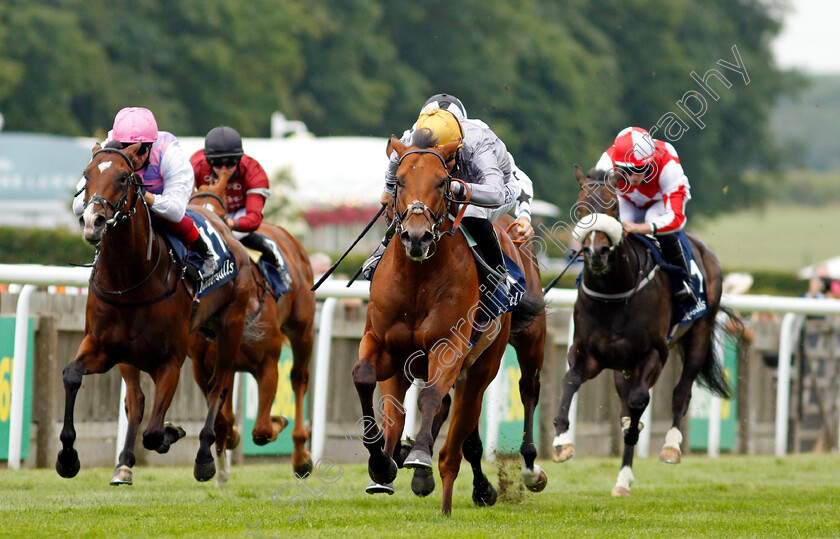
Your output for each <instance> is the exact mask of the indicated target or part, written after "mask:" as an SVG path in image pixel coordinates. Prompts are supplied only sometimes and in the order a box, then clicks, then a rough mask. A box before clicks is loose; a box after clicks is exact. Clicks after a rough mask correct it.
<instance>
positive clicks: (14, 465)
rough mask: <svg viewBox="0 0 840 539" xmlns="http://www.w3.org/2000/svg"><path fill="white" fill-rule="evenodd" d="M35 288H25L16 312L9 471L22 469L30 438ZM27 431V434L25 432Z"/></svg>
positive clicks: (27, 286)
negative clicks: (26, 420) (27, 398)
mask: <svg viewBox="0 0 840 539" xmlns="http://www.w3.org/2000/svg"><path fill="white" fill-rule="evenodd" d="M34 291H35V286H34V285H31V284H27V285H24V286H23V289H22V290H21V291H20V296H18V303H17V309H16V311H15V357H14V358H13V360H12V409H11V419H10V420H9V469H10V470H19V469H20V450H21V445H22V440H23V436H24V435H26V436H29V425H26V429H24V425H23V404H24V403H23V394H24V392H25V391H26V356H27V350H28V345H29V300H30V299H31V298H32V292H34ZM24 431H25V432H24Z"/></svg>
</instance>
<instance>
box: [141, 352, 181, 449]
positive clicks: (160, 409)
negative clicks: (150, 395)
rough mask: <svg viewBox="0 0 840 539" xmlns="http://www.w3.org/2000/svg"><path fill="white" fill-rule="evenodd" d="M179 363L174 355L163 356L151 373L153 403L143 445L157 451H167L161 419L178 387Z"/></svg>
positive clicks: (164, 428) (165, 435)
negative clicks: (162, 359)
mask: <svg viewBox="0 0 840 539" xmlns="http://www.w3.org/2000/svg"><path fill="white" fill-rule="evenodd" d="M180 364H181V362H179V361H178V359H177V358H176V357H175V356H171V357H168V358H165V360H164V361H162V362H161V364H160V365H159V366H158V368H157V369H156V370H155V372H154V373H152V379H153V380H154V382H155V403H154V405H153V406H152V413H151V415H150V416H149V424H148V425H146V430H144V431H143V447H145V448H146V449H149V450H154V451H157V452H158V453H166V452H167V451H169V446H170V443H171V442H169V443H167V433H166V426H164V424H163V420H164V417H165V416H166V412H167V410H169V405H170V404H172V397H173V396H174V395H175V389H176V388H177V387H178V376H179V375H180V373H181V368H180ZM173 428H174V427H173Z"/></svg>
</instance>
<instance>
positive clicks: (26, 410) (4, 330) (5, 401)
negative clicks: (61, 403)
mask: <svg viewBox="0 0 840 539" xmlns="http://www.w3.org/2000/svg"><path fill="white" fill-rule="evenodd" d="M27 339H28V342H29V345H28V346H27V347H26V350H27V356H26V365H27V367H26V386H25V391H24V395H23V435H22V436H21V448H20V458H21V459H25V458H26V457H28V456H29V425H30V424H31V423H32V368H33V360H32V357H33V354H32V348H33V343H34V342H35V339H34V330H33V325H32V319H31V318H30V319H29V331H28V334H27ZM14 355H15V319H14V317H10V316H4V317H0V460H8V459H9V426H10V425H9V424H10V423H11V418H12V369H13V367H14Z"/></svg>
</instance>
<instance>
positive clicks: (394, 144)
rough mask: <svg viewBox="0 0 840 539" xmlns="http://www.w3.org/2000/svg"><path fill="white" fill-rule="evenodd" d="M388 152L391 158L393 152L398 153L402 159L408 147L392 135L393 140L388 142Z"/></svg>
mask: <svg viewBox="0 0 840 539" xmlns="http://www.w3.org/2000/svg"><path fill="white" fill-rule="evenodd" d="M386 150H387V152H388V156H389V157H390V156H391V152H392V151H394V152H397V156H398V157H402V156H403V154H404V153H405V152H406V151H407V150H408V147H407V146H406V145H405V144H403V143H402V142H400V140H399V139H398V138H397V137H395V136H394V135H391V140H389V141H388V147H387V148H386Z"/></svg>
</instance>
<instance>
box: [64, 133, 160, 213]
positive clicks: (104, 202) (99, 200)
mask: <svg viewBox="0 0 840 539" xmlns="http://www.w3.org/2000/svg"><path fill="white" fill-rule="evenodd" d="M101 153H115V154H117V155H119V156H120V157H122V158H123V159H124V160H125V162H126V163H128V168H130V169H131V174H130V175H129V176H128V180H129V181H127V182H126V184H125V190H124V191H123V193H122V195H121V196H120V199H119V200H118V201H117V203H116V204H113V203H112V202H111V201H110V200H108V199H107V198H105V197H104V196H102V195H100V194H99V193H96V194H93V195H91V197H90V198H89V199H88V200H86V201H85V208H87V207H88V205H89V204H99V205H100V206H102V207H103V208H109V209H110V210H111V212H113V215H112V216H111V218H110V219H107V220H106V221H105V224H106V225H107V226H109V227H111V228H113V227H116V226H117V225H119V224H120V223H122V222H124V221H127V220H128V219H131V216H132V215H134V213H135V212H136V211H137V207H136V205H132V207H131V209H129V210H128V211H126V212H124V210H125V207H126V205H127V204H128V195H129V193H130V192H131V188H132V187H134V192H135V194H136V195H137V196H139V197H140V198H142V188H143V182H142V181H139V180H138V178H139V176H138V175H137V171H135V170H134V165H133V164H132V162H131V159H129V157H128V156H127V155H126V154H125V153H123V151H122V150H118V149H116V148H102V149H100V150H98V151H97V152H96V153H94V154H93V157H96V156H97V155H99V154H101ZM85 184H87V182H85ZM84 190H85V187H82V189H80V190H79V192H78V193H76V194H77V195H78V194H80V193H81V192H82V191H84Z"/></svg>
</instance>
